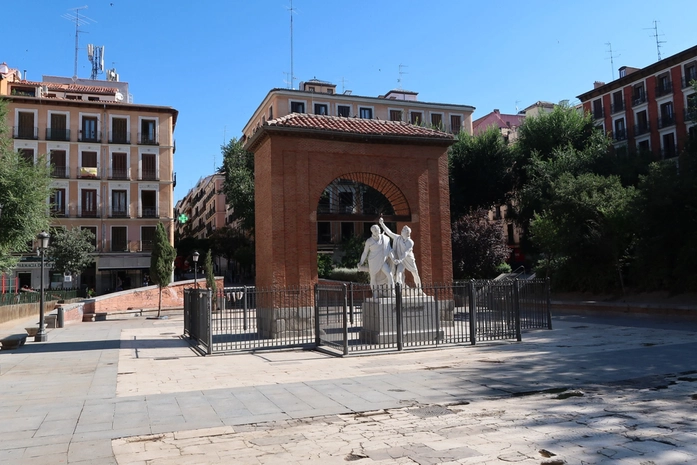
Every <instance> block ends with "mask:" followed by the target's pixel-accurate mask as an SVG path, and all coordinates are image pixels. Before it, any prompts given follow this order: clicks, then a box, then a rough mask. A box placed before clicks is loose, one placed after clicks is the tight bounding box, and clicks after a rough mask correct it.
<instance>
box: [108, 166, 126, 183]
mask: <svg viewBox="0 0 697 465" xmlns="http://www.w3.org/2000/svg"><path fill="white" fill-rule="evenodd" d="M128 171H129V170H128V169H119V168H112V169H111V172H110V173H109V179H122V180H128V179H130V176H129V172H128Z"/></svg>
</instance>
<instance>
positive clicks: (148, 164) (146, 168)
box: [141, 153, 157, 181]
mask: <svg viewBox="0 0 697 465" xmlns="http://www.w3.org/2000/svg"><path fill="white" fill-rule="evenodd" d="M156 163H157V156H156V155H155V154H154V153H144V154H143V157H142V166H143V172H142V175H141V179H142V180H144V181H157V165H156Z"/></svg>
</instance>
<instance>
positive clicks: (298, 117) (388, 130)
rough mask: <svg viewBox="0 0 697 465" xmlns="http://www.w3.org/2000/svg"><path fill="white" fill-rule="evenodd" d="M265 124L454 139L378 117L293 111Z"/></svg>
mask: <svg viewBox="0 0 697 465" xmlns="http://www.w3.org/2000/svg"><path fill="white" fill-rule="evenodd" d="M264 125H265V126H269V127H284V128H297V129H313V130H317V131H327V132H330V131H331V132H343V133H347V134H363V135H383V136H406V137H427V138H433V139H452V138H453V136H452V135H451V134H448V133H446V132H443V131H437V130H435V129H429V128H424V127H421V126H414V125H413V124H409V123H405V122H401V121H383V120H376V119H362V118H345V117H341V116H326V115H311V114H306V113H291V114H290V115H287V116H283V117H281V118H277V119H274V120H270V121H267V122H266V123H265V124H264Z"/></svg>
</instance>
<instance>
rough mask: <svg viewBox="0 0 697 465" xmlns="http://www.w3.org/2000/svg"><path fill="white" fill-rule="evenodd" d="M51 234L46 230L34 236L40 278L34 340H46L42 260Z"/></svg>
mask: <svg viewBox="0 0 697 465" xmlns="http://www.w3.org/2000/svg"><path fill="white" fill-rule="evenodd" d="M50 237H51V236H49V235H48V233H47V232H46V231H41V232H40V233H39V235H38V236H36V238H37V239H38V240H39V253H40V254H41V278H40V281H39V282H40V284H39V286H40V287H41V294H40V300H39V330H38V331H37V332H36V336H34V342H46V341H47V340H48V334H46V329H45V328H44V326H45V324H44V260H45V258H46V249H47V248H48V240H49V238H50Z"/></svg>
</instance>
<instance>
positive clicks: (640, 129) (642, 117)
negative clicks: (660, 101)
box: [634, 110, 649, 136]
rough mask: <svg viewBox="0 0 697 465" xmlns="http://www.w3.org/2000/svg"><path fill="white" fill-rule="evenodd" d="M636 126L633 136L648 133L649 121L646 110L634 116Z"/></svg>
mask: <svg viewBox="0 0 697 465" xmlns="http://www.w3.org/2000/svg"><path fill="white" fill-rule="evenodd" d="M636 119H637V125H636V127H635V128H634V135H635V136H640V135H642V134H646V133H647V132H649V119H648V116H647V113H646V110H642V111H640V112H637V114H636Z"/></svg>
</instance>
